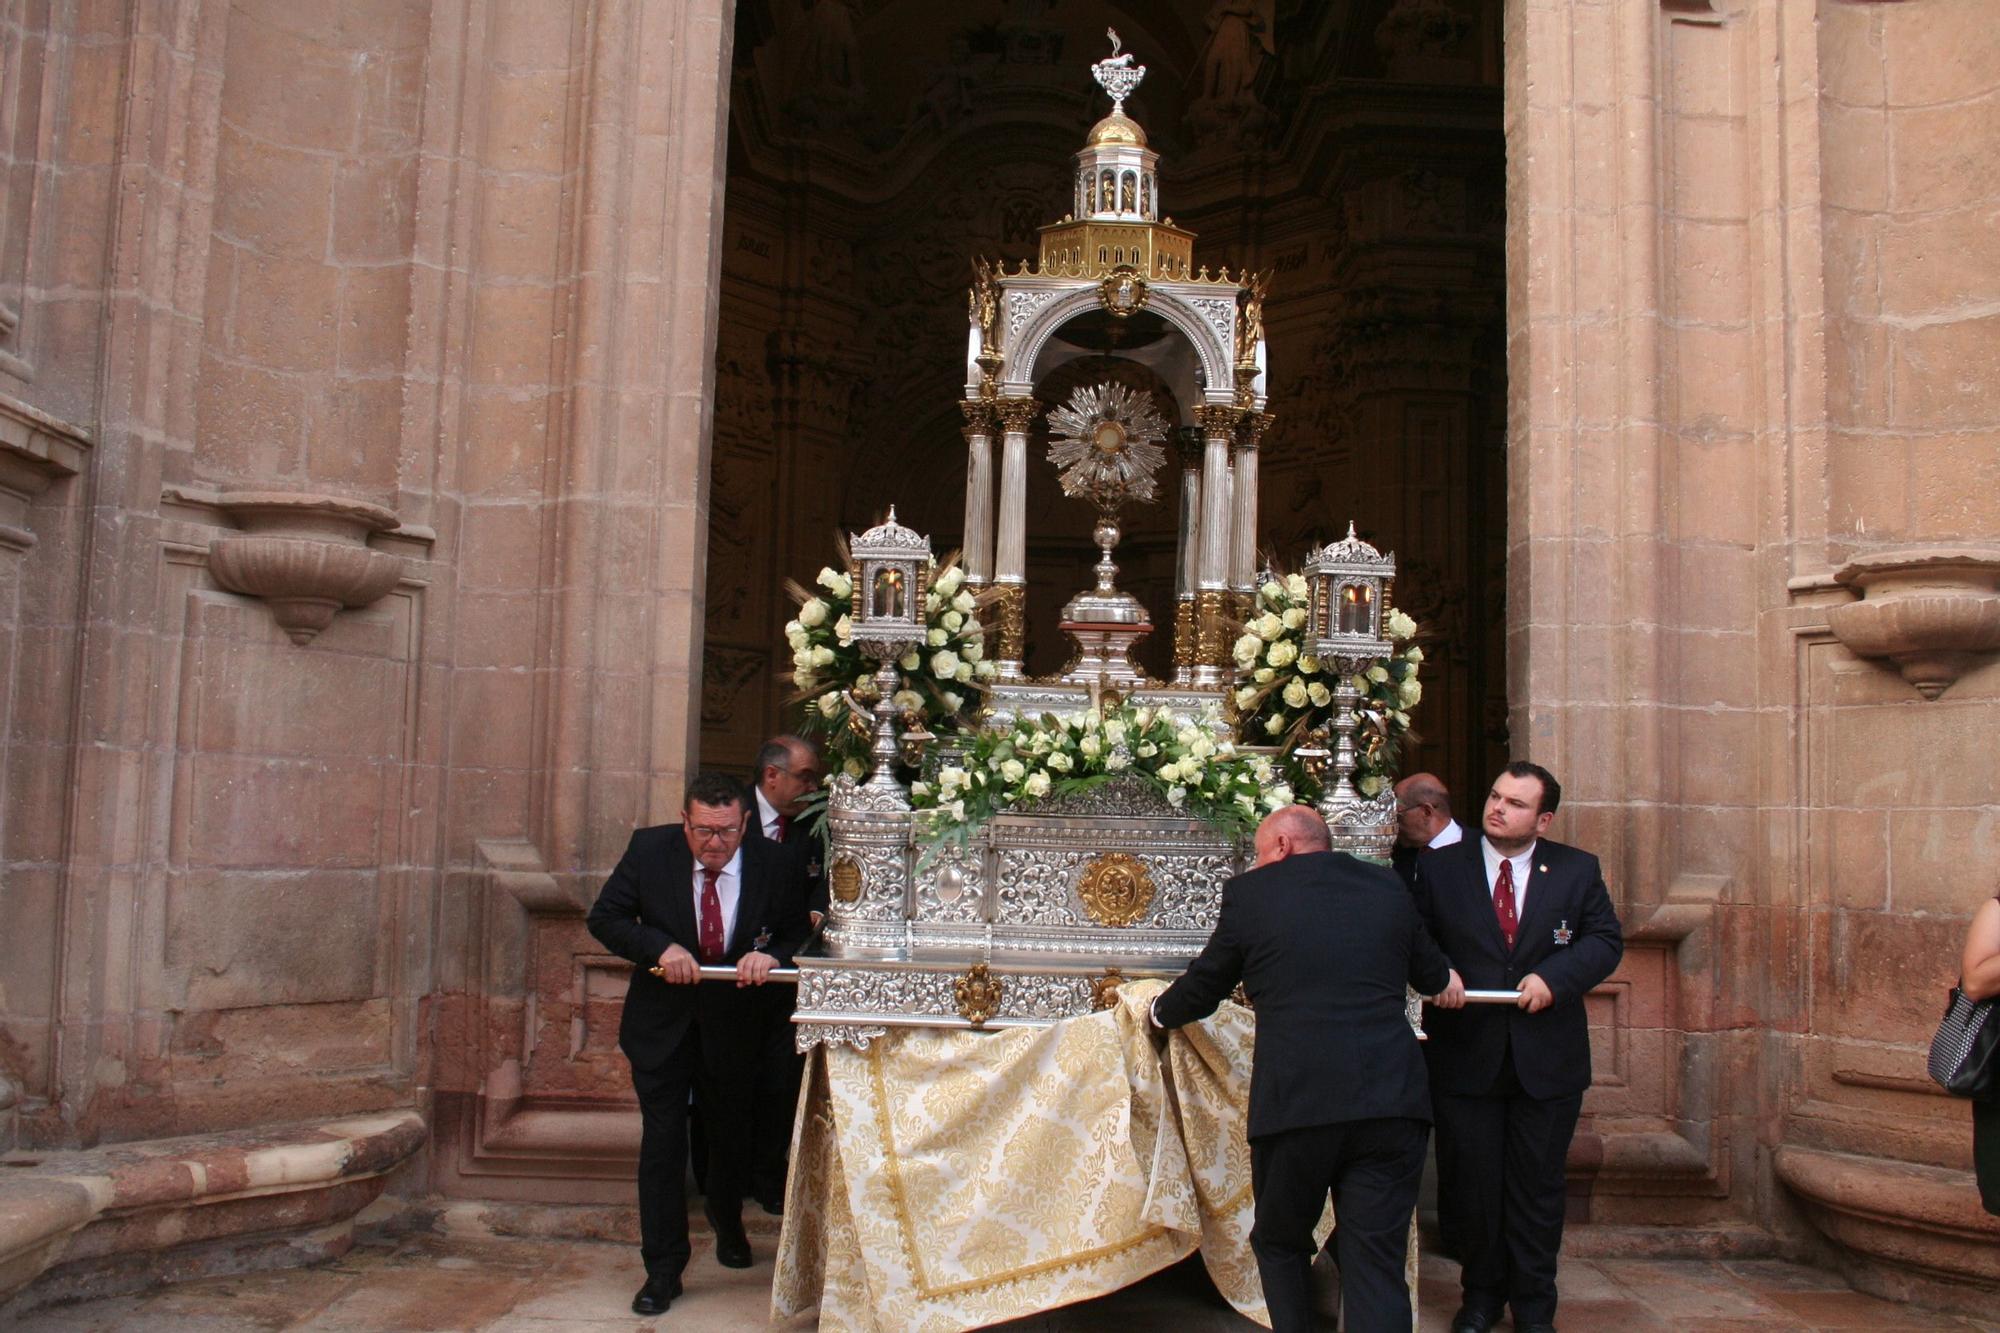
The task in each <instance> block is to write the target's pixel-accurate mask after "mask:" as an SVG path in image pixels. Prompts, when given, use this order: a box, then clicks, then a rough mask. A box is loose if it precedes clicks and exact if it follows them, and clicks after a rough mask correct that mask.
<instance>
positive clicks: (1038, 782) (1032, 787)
mask: <svg viewBox="0 0 2000 1333" xmlns="http://www.w3.org/2000/svg"><path fill="white" fill-rule="evenodd" d="M1021 790H1022V791H1025V792H1027V793H1028V795H1030V796H1047V795H1048V794H1049V775H1048V774H1046V773H1044V772H1042V771H1040V770H1039V769H1037V770H1036V771H1035V772H1033V773H1030V774H1028V780H1027V782H1025V783H1023V784H1022V786H1021Z"/></svg>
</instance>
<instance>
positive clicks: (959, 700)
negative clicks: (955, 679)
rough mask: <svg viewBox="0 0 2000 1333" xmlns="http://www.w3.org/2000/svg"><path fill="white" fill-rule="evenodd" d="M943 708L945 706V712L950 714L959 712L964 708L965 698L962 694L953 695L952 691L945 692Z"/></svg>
mask: <svg viewBox="0 0 2000 1333" xmlns="http://www.w3.org/2000/svg"><path fill="white" fill-rule="evenodd" d="M944 706H945V711H947V712H951V713H956V712H959V711H961V710H962V709H964V707H965V696H964V695H962V694H954V693H953V692H952V691H950V690H946V691H945V692H944Z"/></svg>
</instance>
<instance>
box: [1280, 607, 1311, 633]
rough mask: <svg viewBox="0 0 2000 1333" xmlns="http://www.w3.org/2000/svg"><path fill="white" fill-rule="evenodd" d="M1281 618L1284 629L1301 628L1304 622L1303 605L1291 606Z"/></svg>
mask: <svg viewBox="0 0 2000 1333" xmlns="http://www.w3.org/2000/svg"><path fill="white" fill-rule="evenodd" d="M1282 618H1283V620H1284V622H1285V628H1286V629H1301V628H1303V627H1304V625H1305V623H1306V609H1305V608H1304V607H1303V606H1295V607H1292V608H1291V609H1290V610H1288V611H1286V612H1285V614H1284V616H1283V617H1282Z"/></svg>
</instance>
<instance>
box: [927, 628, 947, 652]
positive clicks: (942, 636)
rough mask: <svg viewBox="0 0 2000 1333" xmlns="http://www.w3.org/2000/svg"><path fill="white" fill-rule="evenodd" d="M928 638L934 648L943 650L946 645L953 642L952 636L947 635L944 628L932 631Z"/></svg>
mask: <svg viewBox="0 0 2000 1333" xmlns="http://www.w3.org/2000/svg"><path fill="white" fill-rule="evenodd" d="M926 637H927V638H928V639H929V640H930V645H931V647H933V648H942V647H944V646H945V644H946V643H948V642H950V641H951V635H949V634H947V633H946V632H945V631H944V629H943V628H942V627H940V628H937V629H934V630H932V631H931V632H930V633H929V635H927V636H926Z"/></svg>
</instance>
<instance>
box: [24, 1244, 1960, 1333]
mask: <svg viewBox="0 0 2000 1333" xmlns="http://www.w3.org/2000/svg"><path fill="white" fill-rule="evenodd" d="M752 1243H753V1244H754V1246H755V1247H756V1251H757V1257H758V1259H759V1261H760V1262H759V1263H758V1264H757V1266H756V1267H754V1268H751V1269H749V1270H747V1271H741V1272H735V1271H731V1270H729V1269H725V1268H721V1267H718V1266H717V1265H716V1263H715V1262H714V1260H713V1258H712V1257H711V1255H710V1253H709V1250H708V1246H707V1240H706V1237H703V1236H697V1237H696V1240H695V1244H696V1249H695V1258H694V1263H693V1265H692V1266H691V1267H690V1269H689V1270H688V1276H689V1283H688V1292H687V1294H686V1295H685V1296H683V1297H682V1298H681V1299H680V1300H678V1301H676V1302H674V1307H673V1309H672V1311H671V1312H669V1314H668V1315H667V1316H666V1317H665V1319H664V1320H660V1321H649V1320H642V1319H638V1318H636V1317H634V1316H633V1315H632V1314H631V1313H630V1311H629V1309H628V1306H629V1302H630V1301H631V1298H632V1292H633V1290H634V1289H635V1288H636V1287H637V1286H638V1283H639V1271H638V1264H637V1262H636V1256H635V1255H634V1254H633V1252H632V1250H631V1248H630V1247H629V1246H625V1245H612V1244H605V1243H593V1242H575V1243H554V1242H549V1241H530V1240H496V1239H491V1238H484V1237H481V1238H456V1237H450V1236H438V1235H432V1234H420V1235H402V1236H394V1235H383V1234H377V1235H373V1236H370V1237H368V1238H367V1239H365V1240H363V1241H361V1242H360V1243H358V1244H357V1245H356V1246H355V1248H354V1249H353V1250H352V1251H351V1252H350V1253H349V1254H348V1255H347V1256H346V1257H345V1258H344V1259H342V1260H340V1261H339V1262H337V1263H333V1264H329V1265H322V1266H320V1267H315V1268H303V1269H291V1270H286V1271H282V1272H275V1273H263V1274H257V1275H254V1276H241V1277H226V1278H212V1279H207V1280H204V1281H198V1282H189V1283H184V1284H182V1285H179V1286H174V1287H169V1288H166V1289H164V1290H160V1291H155V1292H151V1293H147V1294H142V1295H134V1296H121V1297H112V1298H106V1299H101V1300H91V1301H81V1302H77V1303H74V1304H69V1305H62V1306H55V1307H51V1308H47V1309H43V1310H40V1311H36V1312H34V1313H32V1314H29V1315H27V1316H25V1317H24V1318H23V1319H21V1320H20V1321H19V1322H17V1323H16V1324H15V1325H14V1327H15V1328H17V1329H19V1330H20V1331H21V1333H87V1331H94V1330H108V1329H117V1330H128V1329H129V1330H145V1333H182V1331H183V1330H185V1331H187V1333H235V1331H236V1330H256V1329H344V1330H368V1331H370V1333H401V1331H402V1330H431V1329H480V1330H487V1331H488V1333H558V1331H559V1330H576V1331H577V1333H593V1331H596V1333H608V1331H609V1330H613V1329H618V1330H643V1329H647V1328H649V1327H654V1326H657V1327H659V1328H660V1329H663V1330H665V1329H672V1330H685V1331H686V1333H710V1331H712V1330H725V1329H728V1330H737V1329H746V1328H757V1327H761V1326H763V1325H764V1323H765V1319H766V1313H767V1303H768V1298H769V1283H770V1277H771V1269H770V1259H771V1252H772V1248H773V1238H772V1237H770V1236H767V1235H757V1236H753V1238H752ZM1562 1286H1563V1306H1562V1311H1561V1324H1562V1328H1563V1329H1564V1330H1565V1333H1593V1331H1594V1330H1604V1331H1605V1333H1650V1331H1651V1330H1656V1329H1660V1330H1664V1329H1685V1330H1708V1331H1709V1333H1725V1331H1728V1333H1734V1331H1736V1330H1744V1331H1746V1333H1747V1331H1749V1330H1757V1331H1758V1333H1784V1331H1786V1330H1796V1329H1912V1330H1915V1329H1927V1330H1929V1329H1936V1330H1947V1329H1957V1330H1984V1331H1985V1333H2000V1308H1996V1310H1995V1312H1994V1318H1993V1319H1992V1320H1991V1321H1980V1320H1975V1319H1967V1318H1962V1317H1954V1316H1951V1315H1943V1314H1937V1313H1935V1312H1931V1311H1926V1310H1922V1309H1919V1308H1916V1307H1912V1306H1906V1305H1896V1304H1892V1303H1890V1302H1887V1301H1881V1300H1877V1299H1875V1298H1874V1297H1872V1296H1864V1295H1861V1294H1860V1293H1858V1292H1855V1291H1852V1290H1849V1289H1848V1288H1847V1287H1846V1286H1844V1285H1843V1284H1842V1283H1841V1281H1840V1279H1839V1278H1838V1277H1836V1276H1834V1275H1833V1274H1830V1273H1825V1272H1822V1271H1819V1270H1817V1269H1811V1268H1802V1267H1799V1266H1797V1265H1794V1264H1786V1263H1779V1262H1775V1261H1769V1260H1752V1261H1730V1262H1710V1261H1686V1260H1642V1259H1598V1260H1594V1261H1593V1260H1584V1259H1565V1260H1564V1261H1563V1271H1562ZM1456 1295H1457V1282H1456V1270H1455V1268H1454V1266H1453V1265H1452V1264H1451V1263H1450V1262H1449V1261H1447V1260H1444V1259H1442V1258H1436V1257H1429V1258H1426V1260H1425V1262H1424V1269H1423V1290H1422V1326H1423V1327H1424V1328H1426V1329H1438V1330H1441V1329H1443V1328H1444V1326H1445V1321H1446V1320H1447V1319H1448V1318H1449V1317H1450V1315H1451V1312H1452V1309H1453V1307H1454V1306H1455V1305H1456V1304H1457V1301H1456ZM814 1322H815V1321H814V1320H813V1319H811V1318H810V1317H803V1318H800V1319H797V1320H794V1321H792V1322H791V1323H790V1324H787V1325H782V1326H781V1327H783V1328H787V1329H798V1330H802V1329H810V1328H812V1327H813V1326H814ZM1005 1327H1006V1328H1008V1329H1011V1330H1016V1331H1017V1333H1028V1331H1030V1330H1032V1331H1033V1333H1095V1331H1096V1330H1105V1333H1110V1331H1111V1330H1119V1331H1120V1333H1123V1331H1124V1330H1130V1329H1146V1330H1174V1333H1207V1331H1208V1330H1215V1331H1216V1333H1221V1331H1222V1330H1248V1329H1251V1328H1254V1327H1255V1325H1253V1324H1251V1323H1250V1322H1249V1321H1248V1320H1245V1319H1242V1318H1240V1317H1239V1316H1238V1315H1236V1314H1235V1313H1234V1312H1233V1311H1231V1310H1230V1309H1229V1308H1228V1307H1227V1306H1226V1305H1224V1304H1223V1303H1222V1300H1221V1298H1220V1297H1219V1296H1217V1295H1216V1294H1215V1289H1214V1288H1213V1287H1212V1286H1210V1285H1209V1283H1208V1280H1207V1278H1206V1276H1205V1275H1204V1274H1203V1273H1202V1272H1201V1270H1200V1268H1199V1266H1198V1264H1194V1263H1190V1264H1183V1265H1181V1266H1179V1267H1177V1268H1173V1269H1169V1270H1168V1271H1166V1272H1164V1273H1161V1274H1159V1275H1157V1276H1155V1277H1153V1278H1152V1279H1150V1280H1148V1281H1146V1282H1144V1283H1141V1284H1139V1285H1138V1286H1136V1287H1131V1288H1128V1289H1127V1290H1125V1291H1121V1292H1117V1293H1115V1294H1113V1295H1111V1296H1108V1297H1105V1298H1104V1299H1102V1300H1097V1301H1092V1302H1090V1303H1088V1304H1085V1305H1078V1306H1072V1307H1070V1308H1068V1309H1065V1310H1058V1311H1054V1312H1051V1313H1049V1314H1043V1315H1036V1316H1034V1317H1032V1318H1028V1319H1023V1320H1019V1321H1017V1322H1015V1323H1012V1324H1008V1325H1005Z"/></svg>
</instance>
